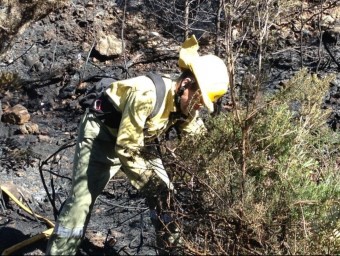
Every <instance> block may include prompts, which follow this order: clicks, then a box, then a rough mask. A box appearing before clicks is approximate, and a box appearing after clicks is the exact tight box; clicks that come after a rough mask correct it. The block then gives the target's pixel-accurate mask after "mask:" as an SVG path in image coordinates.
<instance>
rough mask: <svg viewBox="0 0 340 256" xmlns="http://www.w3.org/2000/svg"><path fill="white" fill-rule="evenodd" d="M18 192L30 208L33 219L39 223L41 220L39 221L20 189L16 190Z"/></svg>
mask: <svg viewBox="0 0 340 256" xmlns="http://www.w3.org/2000/svg"><path fill="white" fill-rule="evenodd" d="M18 192H19V194H20V195H21V197H22V199H23V200H24V201H25V203H26V204H27V206H28V208H29V209H30V210H31V212H32V215H33V217H34V219H35V221H36V222H38V223H39V225H41V222H40V221H39V219H38V217H37V215H36V214H35V212H34V211H33V209H32V207H31V204H30V203H29V202H28V201H27V200H26V198H25V196H24V195H23V194H22V192H21V191H18Z"/></svg>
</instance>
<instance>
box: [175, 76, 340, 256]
mask: <svg viewBox="0 0 340 256" xmlns="http://www.w3.org/2000/svg"><path fill="white" fill-rule="evenodd" d="M332 79H333V77H332V76H329V77H325V78H323V79H319V78H317V77H315V76H312V75H310V74H308V73H307V71H306V70H301V71H300V72H299V73H298V74H297V75H296V76H295V77H293V78H292V79H291V80H290V81H289V82H288V83H287V84H285V86H284V87H283V88H282V90H281V91H280V92H279V93H276V94H275V95H269V94H268V95H262V96H261V97H257V96H258V95H254V97H253V99H254V100H253V101H249V102H248V103H247V104H248V105H247V106H243V107H242V108H238V109H237V110H233V112H230V113H224V114H221V115H219V116H217V117H214V118H210V119H209V120H208V121H207V127H208V130H209V132H208V134H207V135H205V136H202V137H200V138H197V137H194V138H188V139H187V140H185V141H183V142H182V144H181V145H180V147H179V148H178V149H177V151H175V154H176V156H177V158H176V159H175V161H174V159H169V167H170V169H171V171H172V173H173V176H174V182H175V183H176V184H177V186H178V189H179V193H178V195H177V199H176V200H177V201H176V202H177V206H178V209H177V210H178V211H177V212H176V213H175V214H177V219H178V220H179V225H181V226H182V230H183V236H184V238H185V239H184V240H185V244H184V247H185V250H186V252H187V253H188V254H190V253H192V254H197V253H203V254H225V253H227V254H236V253H242V254H249V253H252V254H253V253H254V254H255V253H259V254H268V253H269V254H284V253H289V254H325V253H329V254H330V253H333V254H334V253H340V242H339V241H340V238H339V236H340V235H339V232H340V221H339V216H340V200H339V199H340V185H339V180H340V173H339V171H338V169H339V162H340V160H339V144H340V137H339V133H337V132H335V131H332V130H331V129H329V127H328V126H327V119H328V116H329V113H330V111H329V110H327V109H322V107H321V106H322V100H323V97H324V95H325V93H326V91H327V90H328V87H329V83H330V81H331V80H332ZM259 99H261V100H259ZM170 161H171V162H170ZM170 163H171V164H170ZM174 163H175V164H174ZM183 180H184V182H183ZM193 248H195V249H193Z"/></svg>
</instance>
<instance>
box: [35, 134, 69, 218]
mask: <svg viewBox="0 0 340 256" xmlns="http://www.w3.org/2000/svg"><path fill="white" fill-rule="evenodd" d="M70 143H72V144H70ZM74 145H75V142H74V140H71V141H69V142H67V143H65V144H64V145H62V146H61V147H60V148H59V149H58V150H57V151H56V152H54V153H53V154H52V155H50V156H49V157H48V158H47V159H45V160H44V161H42V162H41V163H39V174H40V178H41V181H42V183H43V187H44V189H45V192H46V195H47V198H48V200H49V201H50V203H51V205H52V209H53V215H54V219H55V220H56V219H57V215H58V210H57V207H56V205H55V202H54V200H53V198H52V197H51V195H50V193H49V191H48V188H47V185H46V182H45V178H44V174H43V166H44V165H45V164H47V163H48V161H49V160H50V159H51V158H52V157H54V156H55V155H56V154H58V153H59V152H60V151H62V150H64V149H66V148H69V147H73V146H74Z"/></svg>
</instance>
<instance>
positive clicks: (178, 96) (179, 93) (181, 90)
mask: <svg viewBox="0 0 340 256" xmlns="http://www.w3.org/2000/svg"><path fill="white" fill-rule="evenodd" d="M186 89H187V86H186V85H184V86H181V87H180V88H179V89H178V91H177V92H176V94H175V104H176V109H177V113H180V112H181V97H182V95H183V93H184V91H185V90H186Z"/></svg>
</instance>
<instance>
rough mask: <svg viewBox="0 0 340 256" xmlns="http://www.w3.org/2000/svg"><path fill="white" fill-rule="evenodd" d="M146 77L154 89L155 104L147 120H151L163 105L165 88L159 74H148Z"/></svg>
mask: <svg viewBox="0 0 340 256" xmlns="http://www.w3.org/2000/svg"><path fill="white" fill-rule="evenodd" d="M146 76H147V77H148V78H150V79H151V80H152V82H153V83H154V84H155V88H156V104H155V107H154V109H153V111H152V112H151V114H150V115H149V118H153V117H154V116H156V115H157V113H158V112H159V110H160V108H161V106H162V104H163V101H164V97H165V90H166V88H165V83H164V80H163V78H162V76H160V75H159V74H156V73H154V72H149V73H147V74H146Z"/></svg>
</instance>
